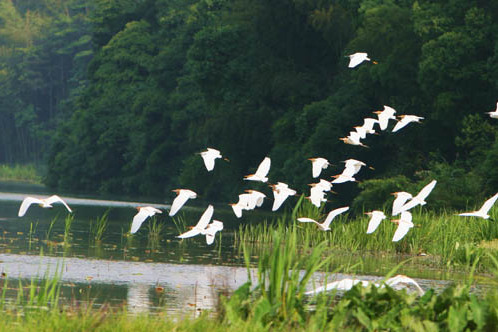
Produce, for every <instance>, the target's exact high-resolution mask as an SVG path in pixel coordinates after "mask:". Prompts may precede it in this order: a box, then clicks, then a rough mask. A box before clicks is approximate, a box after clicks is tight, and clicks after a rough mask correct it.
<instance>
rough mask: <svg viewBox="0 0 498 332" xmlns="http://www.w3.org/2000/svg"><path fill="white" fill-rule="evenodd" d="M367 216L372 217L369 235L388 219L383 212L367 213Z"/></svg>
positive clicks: (369, 224)
mask: <svg viewBox="0 0 498 332" xmlns="http://www.w3.org/2000/svg"><path fill="white" fill-rule="evenodd" d="M365 214H366V215H368V216H370V221H369V222H368V228H367V234H371V233H373V232H374V231H375V230H376V229H377V227H379V225H380V223H381V221H382V220H384V219H386V215H385V214H384V212H382V211H372V212H366V213H365Z"/></svg>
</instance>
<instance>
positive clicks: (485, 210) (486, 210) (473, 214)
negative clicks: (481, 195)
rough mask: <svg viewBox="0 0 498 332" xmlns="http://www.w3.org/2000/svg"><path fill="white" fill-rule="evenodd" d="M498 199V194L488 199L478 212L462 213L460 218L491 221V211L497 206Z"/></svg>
mask: <svg viewBox="0 0 498 332" xmlns="http://www.w3.org/2000/svg"><path fill="white" fill-rule="evenodd" d="M497 199H498V193H496V194H495V195H494V196H493V197H491V198H490V199H488V200H487V201H486V202H484V204H483V205H482V206H481V208H480V209H479V210H477V211H472V212H465V213H460V214H459V216H462V217H477V218H483V219H489V218H490V216H489V214H488V213H489V210H491V208H492V207H493V205H494V204H495V202H496V200H497Z"/></svg>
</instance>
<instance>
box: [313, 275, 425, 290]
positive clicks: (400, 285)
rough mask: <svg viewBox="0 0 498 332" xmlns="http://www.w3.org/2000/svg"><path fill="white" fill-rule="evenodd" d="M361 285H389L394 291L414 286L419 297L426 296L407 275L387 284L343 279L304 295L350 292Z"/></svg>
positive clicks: (388, 281)
mask: <svg viewBox="0 0 498 332" xmlns="http://www.w3.org/2000/svg"><path fill="white" fill-rule="evenodd" d="M358 284H360V285H361V286H362V287H367V286H368V285H371V284H372V285H374V286H375V287H385V286H384V285H387V286H389V287H391V288H393V289H409V286H410V285H411V286H414V287H415V289H416V290H417V292H418V294H419V295H424V293H425V292H424V290H423V289H422V287H420V285H419V284H418V283H417V282H416V281H415V280H413V279H412V278H410V277H407V276H405V275H401V274H400V275H397V276H395V277H392V278H389V279H387V280H386V281H385V282H383V283H382V282H381V283H378V282H376V283H372V281H369V280H361V279H349V278H347V279H342V280H339V281H334V282H331V283H328V284H327V285H325V286H321V287H318V288H316V289H315V290H313V291H309V292H306V293H304V294H305V295H315V294H318V293H321V292H326V291H330V290H338V291H344V292H345V291H348V290H350V289H351V288H353V287H354V286H355V285H358Z"/></svg>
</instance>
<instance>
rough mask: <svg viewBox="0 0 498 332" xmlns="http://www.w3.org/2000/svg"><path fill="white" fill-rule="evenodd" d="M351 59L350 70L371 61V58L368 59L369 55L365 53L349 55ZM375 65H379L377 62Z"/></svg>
mask: <svg viewBox="0 0 498 332" xmlns="http://www.w3.org/2000/svg"><path fill="white" fill-rule="evenodd" d="M347 57H349V64H348V67H349V68H354V67H356V66H358V65H359V64H360V63H362V62H363V61H370V58H369V57H368V54H367V53H364V52H357V53H354V54H350V55H347ZM373 63H374V64H377V62H375V61H373Z"/></svg>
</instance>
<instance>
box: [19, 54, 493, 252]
mask: <svg viewBox="0 0 498 332" xmlns="http://www.w3.org/2000/svg"><path fill="white" fill-rule="evenodd" d="M348 57H349V58H350V62H349V65H348V67H349V68H354V67H356V66H358V65H359V64H361V63H362V62H364V61H371V59H369V58H368V54H367V53H355V54H351V55H349V56H348ZM372 62H373V63H376V62H375V61H372ZM373 113H374V114H376V115H377V119H375V118H365V119H364V120H363V125H362V126H355V127H354V129H353V130H352V131H350V132H349V135H348V136H346V137H343V138H340V140H342V141H343V142H344V143H346V144H350V145H357V146H363V147H367V146H366V145H365V144H363V143H362V142H361V140H363V139H365V138H366V137H367V135H371V134H376V133H377V132H376V128H375V127H376V125H377V126H378V130H380V131H385V130H387V128H388V126H389V121H390V120H394V121H396V124H395V126H394V128H393V129H392V132H398V131H399V130H401V129H402V128H404V127H406V126H407V125H408V124H410V123H412V122H420V121H421V120H423V119H424V118H423V117H420V116H416V115H401V116H398V119H397V118H396V116H395V114H396V110H395V109H394V108H392V107H390V106H384V109H383V110H381V111H375V112H373ZM486 114H489V116H490V117H491V118H494V119H498V103H497V105H496V110H495V111H493V112H487V113H486ZM200 156H201V157H202V159H203V161H204V165H205V166H206V169H207V171H208V172H211V171H212V170H213V169H214V167H215V161H216V159H225V160H228V159H226V158H223V156H222V155H221V153H220V151H218V150H216V149H213V148H207V150H206V151H203V152H201V153H200ZM309 160H310V161H311V163H312V176H313V178H318V177H320V174H321V173H322V170H324V169H326V168H327V167H328V166H329V165H331V163H330V162H329V161H328V160H327V159H325V158H321V157H320V158H311V159H309ZM344 163H345V166H344V170H343V171H342V173H341V174H338V175H334V176H333V178H334V180H332V181H327V180H324V179H320V180H319V182H317V183H312V184H310V186H311V189H310V195H309V196H308V197H306V198H307V199H309V200H310V201H311V203H312V204H313V205H315V206H316V207H318V208H319V207H320V206H321V205H322V204H323V203H324V202H327V199H326V193H327V192H330V191H331V190H332V187H333V185H336V184H340V183H345V182H356V179H355V178H354V176H355V175H356V174H357V173H359V172H360V170H361V169H362V167H365V166H367V165H366V164H365V163H364V162H362V161H359V160H355V159H348V160H346V161H344ZM270 167H271V160H270V158H269V157H265V158H264V159H263V161H262V162H261V163H260V164H259V166H258V168H257V170H256V172H255V173H254V174H249V175H247V176H245V177H244V180H247V181H258V182H263V183H266V182H268V172H269V171H270ZM370 168H371V167H370ZM371 169H373V168H371ZM436 183H437V182H436V180H433V181H431V182H430V183H429V184H427V185H426V186H425V187H424V188H422V190H421V191H420V192H419V193H418V194H417V195H415V196H412V194H410V193H408V192H396V193H393V195H395V196H396V198H395V200H394V202H393V206H392V212H391V215H392V216H397V215H400V218H399V219H396V220H391V222H393V223H396V224H397V225H398V227H397V229H396V231H395V233H394V236H393V239H392V241H393V242H397V241H399V240H401V239H402V238H403V237H404V236H405V235H406V234H407V233H408V231H409V230H410V229H411V228H412V227H414V224H413V222H412V214H411V213H410V212H409V210H411V209H412V208H414V207H416V206H419V205H420V206H422V205H425V204H426V201H425V200H426V198H427V197H428V196H429V195H430V193H431V191H432V190H433V189H434V187H435V186H436ZM270 187H271V188H272V191H273V196H274V201H273V207H272V211H277V210H278V209H279V208H280V207H281V206H282V204H283V203H284V202H285V200H286V199H287V198H288V197H290V196H294V195H296V194H297V192H296V191H295V190H294V189H291V188H289V186H288V185H287V184H285V183H283V182H277V183H276V184H270ZM173 192H175V193H176V194H177V196H176V198H175V199H174V200H173V203H172V204H171V208H170V210H169V215H170V216H174V215H175V214H176V213H178V211H179V210H180V209H181V208H182V207H183V206H184V205H185V203H186V202H187V201H188V200H189V199H195V198H196V197H197V194H196V193H195V192H194V191H192V190H189V189H175V190H173ZM265 198H266V195H265V194H264V193H262V192H259V191H257V190H246V191H245V193H243V194H240V195H239V197H238V202H237V203H233V204H230V205H231V206H232V209H233V212H234V214H235V216H236V217H237V218H241V217H242V212H243V211H247V210H253V209H255V208H257V207H261V206H262V205H263V202H264V199H265ZM497 199H498V193H496V194H495V195H494V196H493V197H491V198H490V199H488V200H487V201H486V202H485V203H484V204H483V206H482V207H481V208H480V209H479V210H477V211H473V212H467V213H461V214H459V215H460V216H472V217H479V218H484V219H489V218H490V216H489V214H488V212H489V210H490V209H491V207H492V206H493V204H494V203H495V202H496V200H497ZM57 202H60V203H62V204H64V206H65V207H66V208H67V210H68V211H69V212H72V211H71V208H70V207H69V206H68V205H67V204H66V203H65V202H64V200H62V199H61V198H60V197H59V196H57V195H54V196H50V197H48V198H45V199H42V198H35V197H26V198H25V199H24V200H23V202H22V204H21V207H20V209H19V214H18V215H19V217H22V216H24V214H25V213H26V211H27V210H28V208H29V207H30V206H31V205H32V204H38V205H39V206H41V207H43V208H51V207H52V204H54V203H57ZM137 209H138V213H137V214H136V215H135V216H134V218H133V222H132V225H131V230H130V233H132V234H133V233H136V232H137V231H138V230H139V229H140V226H141V225H142V223H143V222H144V221H145V220H146V219H147V218H149V217H151V216H153V215H155V214H160V213H162V211H161V210H159V209H157V208H154V207H152V206H144V207H138V208H137ZM348 210H349V207H348V206H345V207H340V208H337V209H334V210H332V211H330V212H329V213H328V214H327V216H326V218H325V219H324V220H323V221H322V222H318V221H316V220H314V219H311V218H308V217H300V218H298V219H297V221H299V222H303V223H315V224H316V225H317V226H318V228H319V229H320V230H322V231H328V230H330V225H331V223H332V221H333V220H334V218H335V217H337V216H338V215H340V214H342V213H344V212H346V211H348ZM213 213H214V208H213V206H212V205H209V206H208V207H207V208H206V210H205V211H204V213H203V214H202V216H201V218H200V219H199V221H198V223H197V224H196V225H195V226H193V227H192V228H191V229H190V230H189V231H187V232H185V233H183V234H180V235H178V236H177V237H178V238H180V239H185V238H190V237H193V236H197V235H205V236H206V243H207V244H212V243H213V242H214V239H215V235H216V233H217V232H219V231H221V230H223V222H221V221H219V220H212V217H213ZM366 214H367V215H369V216H370V221H369V223H368V226H367V231H366V232H367V233H368V234H371V233H373V232H374V231H375V230H376V229H377V227H378V226H379V225H380V223H381V222H382V220H384V219H386V218H387V216H386V215H385V214H384V212H382V211H377V210H375V211H371V212H367V213H366Z"/></svg>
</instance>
